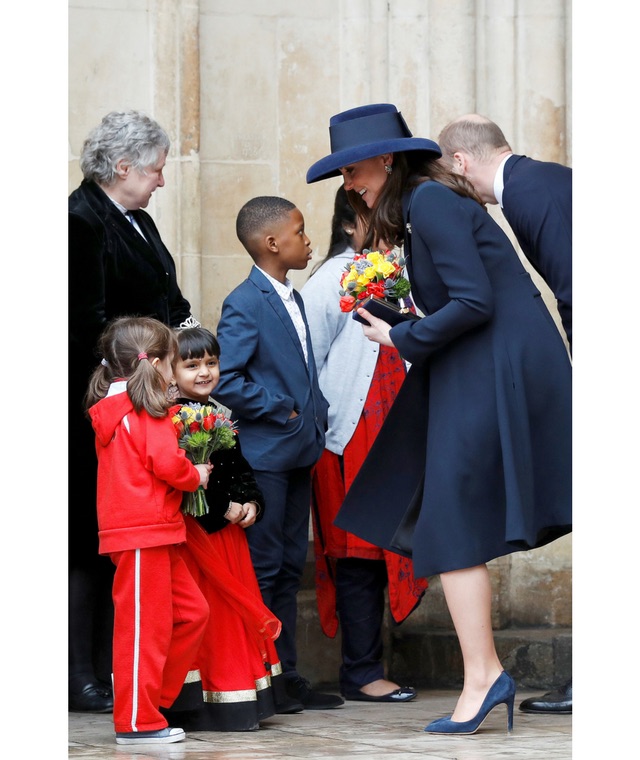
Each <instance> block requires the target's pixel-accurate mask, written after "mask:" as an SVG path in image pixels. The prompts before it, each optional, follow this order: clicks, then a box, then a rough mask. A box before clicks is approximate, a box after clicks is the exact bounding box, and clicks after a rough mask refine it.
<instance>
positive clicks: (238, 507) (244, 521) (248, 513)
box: [224, 501, 257, 528]
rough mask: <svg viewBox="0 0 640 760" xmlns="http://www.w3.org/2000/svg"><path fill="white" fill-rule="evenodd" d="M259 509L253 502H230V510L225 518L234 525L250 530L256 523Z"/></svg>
mask: <svg viewBox="0 0 640 760" xmlns="http://www.w3.org/2000/svg"><path fill="white" fill-rule="evenodd" d="M256 514H257V509H256V505H255V504H254V503H253V502H250V501H247V502H245V503H244V504H240V502H238V501H230V502H229V508H228V509H227V511H226V512H225V515H224V516H225V518H226V519H227V520H228V521H229V522H230V523H233V524H234V525H239V526H240V527H241V528H248V527H249V526H250V525H253V523H254V522H255V521H256Z"/></svg>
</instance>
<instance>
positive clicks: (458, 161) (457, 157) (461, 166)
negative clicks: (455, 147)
mask: <svg viewBox="0 0 640 760" xmlns="http://www.w3.org/2000/svg"><path fill="white" fill-rule="evenodd" d="M452 164H453V165H452V167H451V170H452V171H454V172H455V173H456V174H462V176H463V177H466V176H467V171H468V169H469V159H468V157H467V154H466V153H461V152H460V151H456V152H455V153H454V154H453V160H452Z"/></svg>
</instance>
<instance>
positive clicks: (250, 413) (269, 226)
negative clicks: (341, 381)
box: [215, 196, 343, 712]
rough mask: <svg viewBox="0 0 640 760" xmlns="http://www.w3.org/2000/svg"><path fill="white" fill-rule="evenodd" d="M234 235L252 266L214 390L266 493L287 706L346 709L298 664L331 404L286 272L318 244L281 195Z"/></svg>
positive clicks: (270, 594) (263, 542) (264, 547)
mask: <svg viewBox="0 0 640 760" xmlns="http://www.w3.org/2000/svg"><path fill="white" fill-rule="evenodd" d="M236 233H237V235H238V238H239V240H240V242H241V243H242V245H243V246H244V247H245V248H246V250H247V251H248V253H249V255H250V256H251V258H252V259H253V261H254V266H253V267H252V268H251V271H250V273H249V276H248V278H247V279H246V280H245V281H244V282H242V283H241V284H240V285H238V287H237V288H235V290H233V291H232V292H231V293H230V294H229V295H228V296H227V298H226V299H225V300H224V302H223V304H222V314H221V316H220V321H219V323H218V327H217V337H218V341H219V343H220V357H221V358H220V382H219V384H218V387H217V388H216V394H215V396H216V400H217V401H218V402H220V403H222V404H224V405H225V406H227V407H229V408H230V409H231V410H232V417H233V418H234V419H235V420H237V422H238V429H239V430H240V431H242V447H243V453H244V456H245V458H246V459H247V461H248V462H249V464H250V465H251V468H252V469H253V471H254V474H255V478H256V481H257V483H258V486H259V488H260V490H261V491H262V493H263V495H264V498H265V514H264V518H263V520H262V521H261V522H260V523H256V524H255V525H252V526H251V527H250V528H248V529H247V539H248V541H249V547H250V550H251V558H252V561H253V564H254V567H255V570H256V575H257V577H258V582H259V584H260V590H261V591H262V597H263V600H264V603H265V604H266V606H267V607H269V609H270V610H271V611H272V612H273V613H274V614H275V615H276V616H277V617H278V618H279V619H280V621H281V622H282V633H281V634H280V637H279V638H278V639H277V641H276V648H277V651H278V654H279V656H280V661H281V663H282V670H283V675H284V679H285V684H286V688H287V693H288V694H289V696H290V697H291V700H292V701H291V704H290V705H289V706H288V707H286V708H283V709H281V710H279V711H280V712H299V711H300V710H302V709H303V708H306V709H316V710H322V709H327V708H333V707H338V706H340V705H341V704H343V700H342V699H341V698H340V697H338V696H335V695H332V694H321V693H319V692H317V691H315V690H313V689H312V688H311V686H310V684H309V682H308V681H307V680H306V679H304V678H302V677H301V676H300V675H299V673H298V671H297V669H296V662H297V652H296V618H297V600H296V595H297V592H298V589H299V588H300V580H301V578H302V572H303V569H304V565H305V561H306V555H307V547H308V537H309V514H310V504H311V468H312V467H313V465H314V464H315V463H316V461H317V460H318V459H319V458H320V455H321V454H322V451H323V449H324V444H325V431H326V428H327V410H328V403H327V400H326V399H325V398H324V396H323V395H322V393H321V391H320V388H319V386H318V376H317V371H316V366H315V362H314V359H313V351H312V350H311V342H310V338H309V329H308V325H307V319H306V316H305V312H304V305H303V302H302V298H301V297H300V295H299V293H298V292H297V291H296V290H294V288H293V286H292V284H291V282H290V281H289V279H288V277H287V273H288V271H289V270H290V269H305V268H306V266H307V264H308V263H309V261H310V259H311V247H310V241H309V238H308V237H307V235H306V234H305V230H304V219H303V217H302V214H301V213H300V211H299V209H298V208H296V206H295V205H294V204H293V203H291V202H290V201H288V200H285V199H284V198H278V197H273V196H261V197H257V198H253V199H252V200H250V201H249V202H248V203H246V204H245V205H244V206H243V207H242V208H241V209H240V212H239V213H238V217H237V220H236Z"/></svg>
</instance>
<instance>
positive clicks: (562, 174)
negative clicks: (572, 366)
mask: <svg viewBox="0 0 640 760" xmlns="http://www.w3.org/2000/svg"><path fill="white" fill-rule="evenodd" d="M571 198H572V171H571V169H570V168H568V167H567V166H562V165H561V164H556V163H551V162H547V161H535V160H534V159H532V158H527V156H516V155H513V156H510V157H509V158H508V159H507V162H506V164H505V167H504V192H503V195H502V204H503V208H502V210H503V213H504V215H505V218H506V220H507V221H508V222H509V225H510V226H511V229H512V230H513V232H514V234H515V236H516V238H517V240H518V243H519V244H520V247H521V248H522V251H523V253H524V255H525V256H526V257H527V259H528V260H529V261H530V262H531V264H532V265H533V266H534V268H535V269H536V271H537V272H538V273H539V274H540V275H541V276H542V277H543V279H544V281H545V282H546V283H547V285H548V286H549V287H550V288H551V290H552V291H553V294H554V295H555V297H556V300H557V302H558V311H559V313H560V317H561V319H562V325H563V327H564V329H565V332H566V333H567V338H568V340H569V345H571V281H572V277H571V249H572V241H571V221H572V217H571Z"/></svg>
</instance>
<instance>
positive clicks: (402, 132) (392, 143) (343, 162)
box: [307, 103, 442, 184]
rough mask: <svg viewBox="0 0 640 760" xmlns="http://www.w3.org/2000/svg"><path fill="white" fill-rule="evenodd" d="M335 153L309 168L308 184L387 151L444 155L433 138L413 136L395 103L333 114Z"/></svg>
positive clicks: (332, 129) (331, 132) (333, 150)
mask: <svg viewBox="0 0 640 760" xmlns="http://www.w3.org/2000/svg"><path fill="white" fill-rule="evenodd" d="M329 137H330V140H331V153H330V155H328V156H325V157H324V158H321V159H320V160H319V161H316V162H315V164H313V165H312V166H310V167H309V170H308V171H307V184H311V183H312V182H319V181H320V180H321V179H328V178H329V177H338V176H339V175H340V168H341V167H343V166H348V165H349V164H355V163H356V161H364V160H365V159H366V158H373V157H374V156H380V155H382V154H383V153H400V152H404V151H407V150H412V151H421V152H422V153H424V154H425V158H440V156H441V155H442V151H441V150H440V148H439V147H438V144H437V143H435V142H433V140H427V139H425V138H422V137H413V135H412V134H411V130H410V129H409V127H408V126H407V123H406V121H405V120H404V119H403V118H402V114H401V113H400V111H398V109H397V108H396V107H395V106H394V105H392V104H391V103H374V104H372V105H368V106H358V108H351V109H349V110H348V111H342V113H338V114H336V115H335V116H332V117H331V119H330V121H329Z"/></svg>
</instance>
